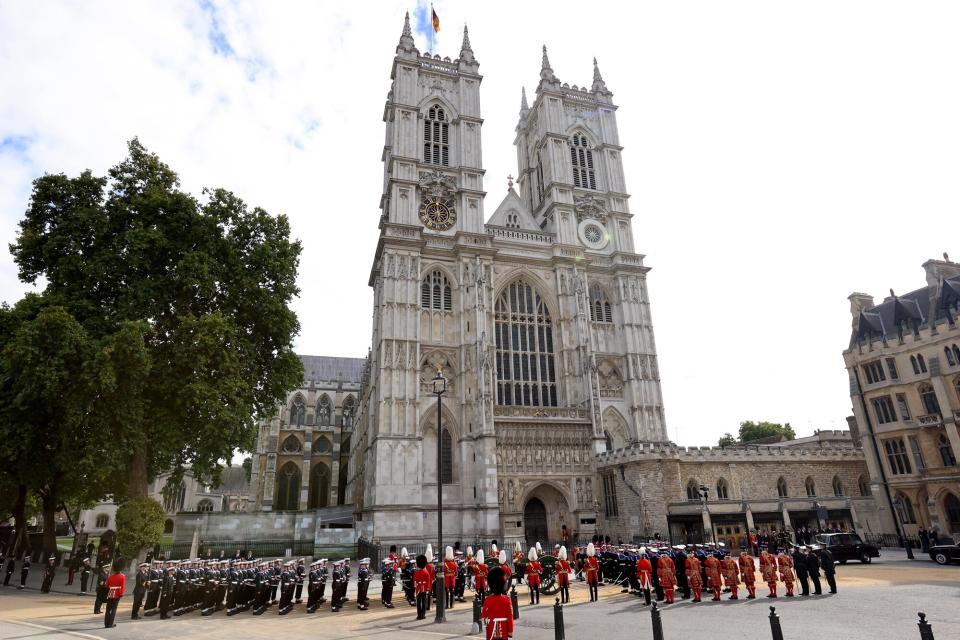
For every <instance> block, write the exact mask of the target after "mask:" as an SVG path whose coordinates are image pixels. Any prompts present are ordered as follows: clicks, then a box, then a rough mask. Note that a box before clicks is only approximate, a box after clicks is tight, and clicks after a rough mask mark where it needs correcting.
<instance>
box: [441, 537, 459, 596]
mask: <svg viewBox="0 0 960 640" xmlns="http://www.w3.org/2000/svg"><path fill="white" fill-rule="evenodd" d="M443 556H444V561H443V592H444V595H445V596H446V599H447V609H453V600H454V595H455V594H456V591H457V563H456V561H455V560H454V559H453V547H447V550H446V552H445V553H444V554H443Z"/></svg>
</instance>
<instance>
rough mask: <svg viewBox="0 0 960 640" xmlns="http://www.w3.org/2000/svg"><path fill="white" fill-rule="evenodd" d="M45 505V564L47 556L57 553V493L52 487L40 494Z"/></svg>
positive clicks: (43, 557) (42, 558) (43, 558)
mask: <svg viewBox="0 0 960 640" xmlns="http://www.w3.org/2000/svg"><path fill="white" fill-rule="evenodd" d="M40 502H41V503H42V505H43V556H42V557H41V560H42V561H43V563H44V564H46V562H47V558H49V557H50V556H52V555H55V554H56V553H57V511H58V507H57V493H56V490H55V489H53V488H51V489H49V490H48V491H45V492H44V493H42V494H41V496H40Z"/></svg>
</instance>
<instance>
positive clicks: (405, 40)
mask: <svg viewBox="0 0 960 640" xmlns="http://www.w3.org/2000/svg"><path fill="white" fill-rule="evenodd" d="M415 50H416V44H415V43H414V42H413V33H412V32H411V31H410V12H409V11H408V12H407V13H406V15H404V16H403V33H401V34H400V43H399V44H398V45H397V53H399V52H401V51H406V52H411V51H415Z"/></svg>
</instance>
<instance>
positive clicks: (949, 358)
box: [943, 345, 957, 367]
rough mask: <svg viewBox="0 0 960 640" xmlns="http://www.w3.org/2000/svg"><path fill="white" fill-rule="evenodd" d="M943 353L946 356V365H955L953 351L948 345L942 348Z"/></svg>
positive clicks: (955, 360)
mask: <svg viewBox="0 0 960 640" xmlns="http://www.w3.org/2000/svg"><path fill="white" fill-rule="evenodd" d="M954 346H956V345H954ZM943 355H944V356H945V357H946V358H947V364H948V365H950V366H951V367H955V366H956V365H957V359H956V358H954V357H953V351H952V350H951V349H950V347H944V348H943Z"/></svg>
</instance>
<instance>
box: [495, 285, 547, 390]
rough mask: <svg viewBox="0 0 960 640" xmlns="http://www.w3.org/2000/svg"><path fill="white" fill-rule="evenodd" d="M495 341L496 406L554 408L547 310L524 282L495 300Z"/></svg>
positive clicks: (535, 293) (507, 289)
mask: <svg viewBox="0 0 960 640" xmlns="http://www.w3.org/2000/svg"><path fill="white" fill-rule="evenodd" d="M496 341H497V362H496V364H497V404H501V405H523V406H534V407H537V406H544V407H555V406H557V382H556V380H557V379H556V372H555V369H554V363H553V327H552V326H551V320H550V311H549V310H548V309H547V305H546V304H545V303H544V302H543V299H542V298H541V297H540V294H539V293H537V290H536V289H534V288H533V287H532V286H530V285H529V284H528V283H527V282H525V281H523V280H517V281H515V282H513V283H512V284H511V285H510V286H508V287H507V288H506V289H504V290H503V292H502V293H501V294H500V297H499V298H497V305H496Z"/></svg>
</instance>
